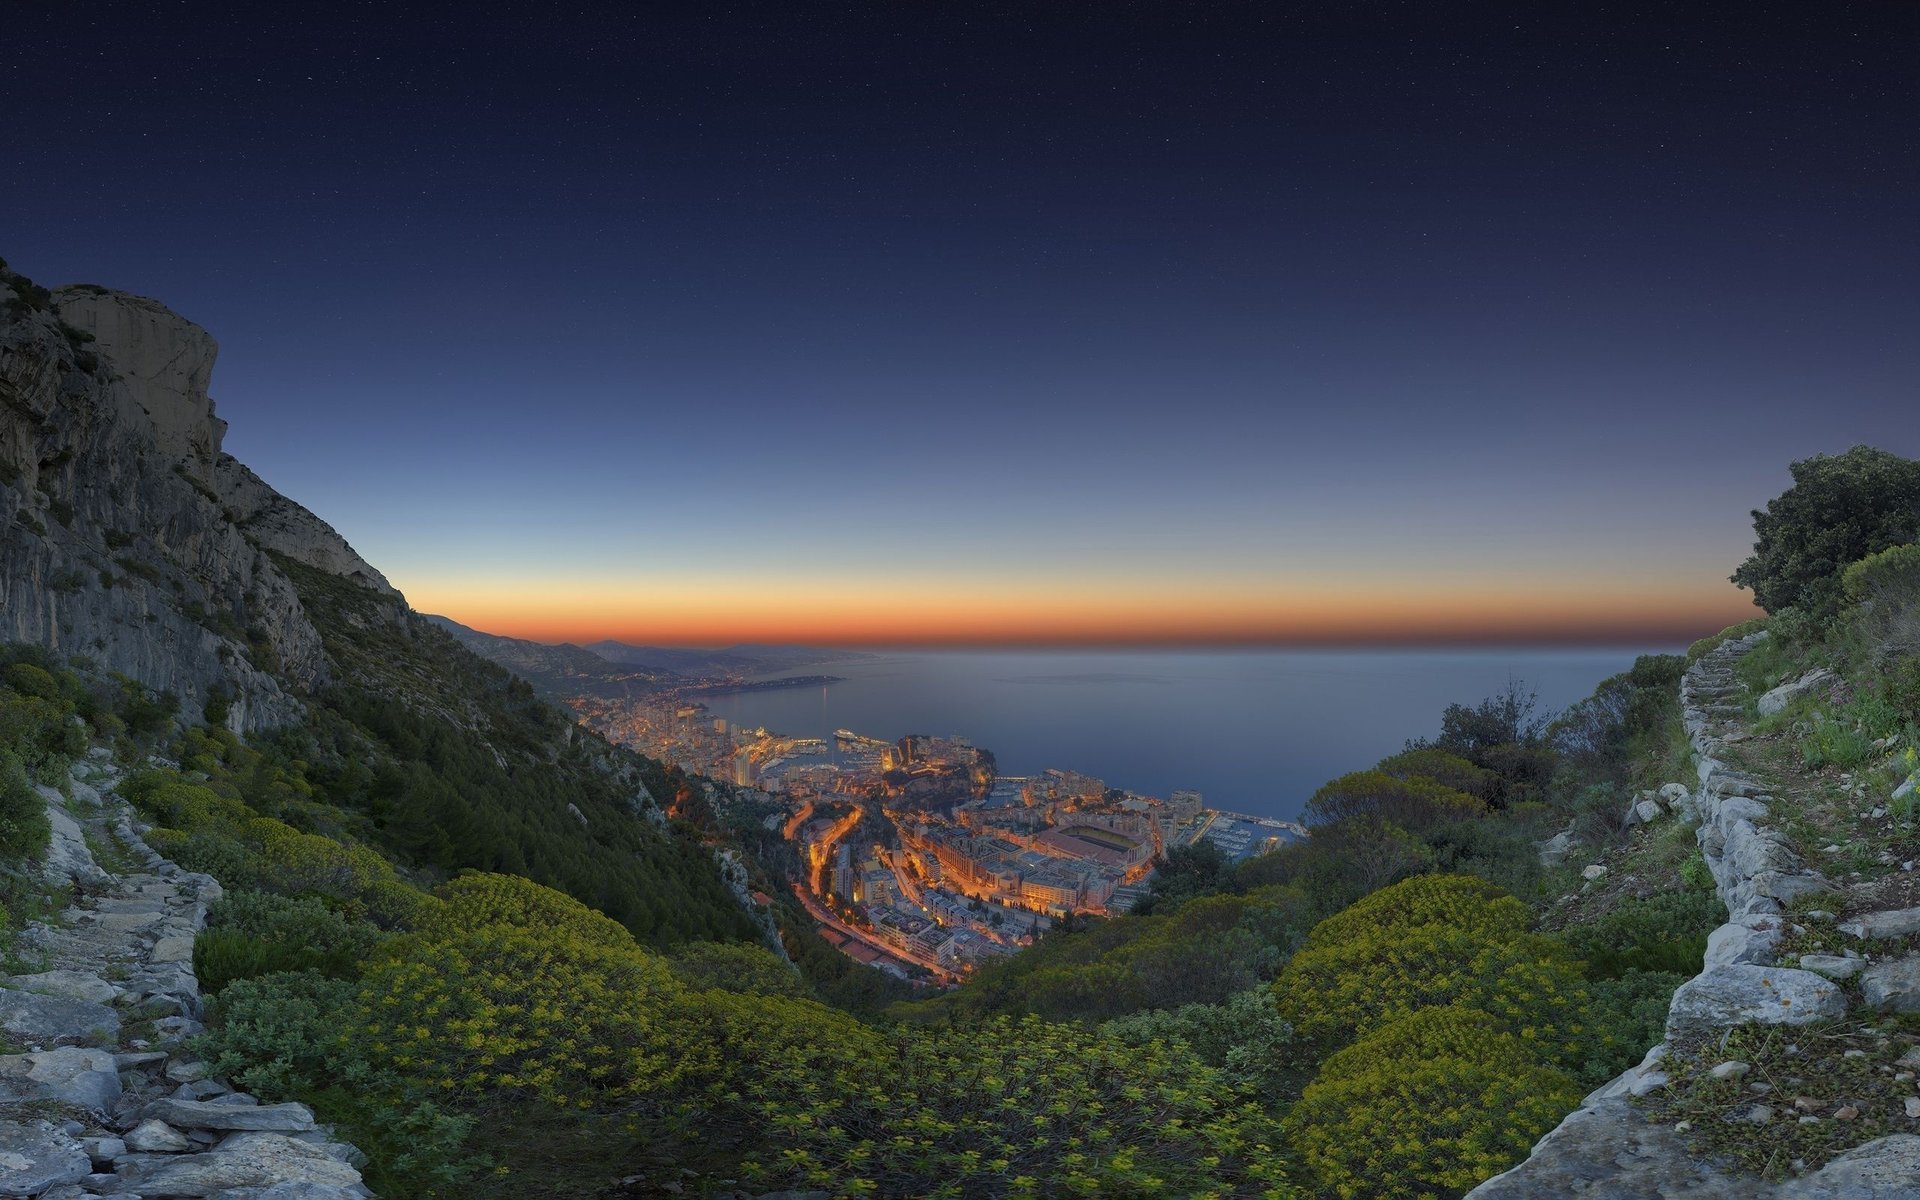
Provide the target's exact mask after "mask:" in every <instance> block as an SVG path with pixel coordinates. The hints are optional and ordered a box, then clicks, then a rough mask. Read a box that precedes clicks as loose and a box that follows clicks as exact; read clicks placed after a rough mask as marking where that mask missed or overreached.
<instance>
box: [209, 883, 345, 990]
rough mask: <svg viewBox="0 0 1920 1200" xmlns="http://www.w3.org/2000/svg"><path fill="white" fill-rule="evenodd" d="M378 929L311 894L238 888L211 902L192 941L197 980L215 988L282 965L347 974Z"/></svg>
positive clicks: (339, 975) (333, 975) (284, 968)
mask: <svg viewBox="0 0 1920 1200" xmlns="http://www.w3.org/2000/svg"><path fill="white" fill-rule="evenodd" d="M380 938H381V933H380V931H379V930H378V929H376V928H374V927H373V926H372V925H370V924H368V923H366V922H364V921H355V920H351V919H349V918H347V917H346V916H344V915H342V914H341V913H339V912H336V911H334V910H333V909H330V908H328V907H327V906H326V905H325V904H323V903H321V902H320V901H319V900H318V899H316V898H313V897H309V896H300V897H288V896H278V895H274V894H272V893H270V892H253V891H236V892H229V893H228V894H227V895H226V897H225V898H223V899H221V900H220V901H218V902H217V903H215V904H214V905H213V907H212V909H211V910H209V912H208V914H207V928H206V930H204V931H203V932H202V933H201V934H200V936H199V937H198V938H197V939H195V941H194V945H193V963H194V972H195V974H196V975H198V976H199V979H200V983H201V986H202V987H204V988H205V989H206V990H207V991H209V992H217V991H219V990H220V989H221V988H223V987H225V986H226V985H227V984H228V983H229V982H231V981H233V980H236V979H246V978H251V977H253V976H256V975H268V974H273V973H275V972H280V971H307V970H312V971H318V972H319V973H321V974H323V975H326V976H329V977H331V978H335V979H349V978H353V977H354V976H356V975H357V974H358V972H359V964H360V962H361V961H362V960H363V959H365V958H366V957H367V956H368V955H369V954H371V953H372V952H373V948H374V947H375V946H376V945H377V944H378V943H379V941H380Z"/></svg>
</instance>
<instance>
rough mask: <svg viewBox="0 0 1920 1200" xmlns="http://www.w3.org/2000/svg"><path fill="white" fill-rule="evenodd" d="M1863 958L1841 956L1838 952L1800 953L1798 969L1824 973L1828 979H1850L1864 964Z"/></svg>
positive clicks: (1819, 973)
mask: <svg viewBox="0 0 1920 1200" xmlns="http://www.w3.org/2000/svg"><path fill="white" fill-rule="evenodd" d="M1866 965H1867V964H1866V962H1865V960H1863V959H1858V958H1843V957H1841V956H1840V955H1838V954H1802V955H1801V956H1800V969H1801V970H1803V971H1812V972H1814V973H1815V974H1818V975H1825V976H1826V977H1827V978H1828V979H1852V978H1853V977H1854V976H1855V975H1858V974H1859V973H1860V968H1861V967H1864V966H1866Z"/></svg>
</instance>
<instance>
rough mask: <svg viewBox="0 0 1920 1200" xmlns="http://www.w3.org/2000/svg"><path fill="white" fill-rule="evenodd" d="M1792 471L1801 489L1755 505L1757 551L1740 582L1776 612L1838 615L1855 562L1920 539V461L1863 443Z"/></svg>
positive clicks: (1743, 569)
mask: <svg viewBox="0 0 1920 1200" xmlns="http://www.w3.org/2000/svg"><path fill="white" fill-rule="evenodd" d="M1788 469H1789V470H1790V471H1791V472H1792V474H1793V486H1792V487H1790V488H1788V489H1787V490H1786V491H1784V492H1782V493H1780V494H1779V495H1778V496H1775V497H1774V498H1773V499H1772V500H1769V501H1768V502H1767V507H1766V510H1765V511H1761V510H1758V509H1756V510H1754V513H1753V532H1754V543H1753V555H1752V557H1750V558H1748V559H1747V560H1746V561H1745V562H1743V563H1741V564H1740V567H1739V569H1738V570H1736V571H1734V573H1733V575H1732V580H1733V582H1734V583H1737V584H1739V585H1740V586H1741V587H1744V588H1749V589H1751V590H1752V592H1753V602H1754V603H1755V604H1757V605H1759V606H1760V607H1761V608H1764V609H1766V610H1767V611H1768V612H1770V613H1777V612H1779V611H1780V610H1781V609H1784V608H1788V607H1794V608H1799V609H1801V610H1802V611H1805V612H1807V613H1810V614H1812V615H1813V616H1816V617H1827V616H1831V615H1832V614H1833V613H1834V612H1836V611H1837V610H1838V609H1839V606H1840V601H1841V587H1840V573H1841V572H1842V571H1844V570H1845V569H1846V567H1847V565H1848V564H1849V563H1853V562H1857V561H1859V560H1860V559H1862V558H1865V557H1866V556H1867V555H1869V554H1876V553H1878V552H1879V551H1882V550H1885V549H1887V548H1888V547H1890V546H1899V545H1903V544H1905V543H1907V542H1912V541H1916V540H1920V462H1915V461H1914V460H1912V459H1907V458H1901V457H1900V456H1899V455H1897V454H1889V453H1887V452H1886V451H1884V450H1876V449H1874V448H1873V447H1871V446H1855V447H1854V448H1853V449H1851V450H1849V451H1847V452H1846V453H1845V454H1816V455H1814V456H1813V457H1812V458H1803V459H1801V460H1800V461H1799V462H1796V463H1794V464H1793V465H1792V466H1791V467H1790V468H1788Z"/></svg>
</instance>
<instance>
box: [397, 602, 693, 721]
mask: <svg viewBox="0 0 1920 1200" xmlns="http://www.w3.org/2000/svg"><path fill="white" fill-rule="evenodd" d="M426 619H427V620H428V621H431V622H433V623H434V624H435V625H438V626H439V627H440V628H442V629H444V630H446V631H447V632H448V633H451V634H452V635H453V636H454V638H455V639H456V640H457V641H459V643H460V644H461V645H462V646H465V647H466V648H467V649H469V650H471V651H473V652H474V653H475V654H478V655H479V656H480V657H482V658H484V659H487V660H489V661H491V662H496V663H499V664H500V665H501V666H503V667H505V668H506V669H507V670H509V671H512V672H513V673H514V674H515V675H518V676H519V677H520V678H522V679H524V680H526V681H527V682H528V683H531V684H533V685H534V687H536V688H538V689H539V690H540V692H541V694H542V695H545V696H548V697H551V698H554V699H561V700H564V699H566V698H568V697H571V696H602V697H608V698H615V697H624V696H634V695H641V694H644V693H646V692H649V691H652V690H654V689H656V688H658V687H661V686H666V685H671V684H673V683H675V682H678V681H680V680H682V679H683V678H684V677H683V676H681V675H679V674H677V673H676V672H673V671H668V670H665V669H662V668H659V667H649V666H644V665H640V664H636V663H621V662H610V661H608V660H607V659H604V658H602V657H600V656H599V655H598V654H595V653H594V652H593V651H591V650H587V649H584V648H583V647H580V646H576V645H574V644H572V643H571V642H563V643H561V644H559V645H557V646H556V645H548V644H547V643H545V642H530V641H527V640H525V639H524V638H510V637H502V636H500V635H499V634H495V633H482V632H481V631H480V630H478V629H473V628H470V627H468V626H466V625H462V624H461V623H460V622H458V621H455V620H453V619H452V618H450V617H439V616H431V615H429V616H428V617H427V618H426Z"/></svg>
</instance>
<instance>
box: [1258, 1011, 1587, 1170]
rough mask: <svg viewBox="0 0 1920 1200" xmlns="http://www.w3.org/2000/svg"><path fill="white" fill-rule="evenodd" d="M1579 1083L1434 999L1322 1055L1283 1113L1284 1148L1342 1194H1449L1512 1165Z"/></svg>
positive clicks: (1480, 1018) (1480, 1019) (1575, 1097)
mask: <svg viewBox="0 0 1920 1200" xmlns="http://www.w3.org/2000/svg"><path fill="white" fill-rule="evenodd" d="M1580 1095H1581V1088H1580V1087H1579V1086H1578V1085H1576V1084H1575V1083H1574V1081H1573V1080H1572V1079H1571V1078H1569V1077H1568V1076H1567V1075H1565V1074H1564V1073H1562V1072H1560V1071H1557V1070H1554V1069H1552V1068H1550V1067H1547V1066H1544V1065H1542V1063H1541V1062H1540V1060H1539V1058H1538V1056H1537V1054H1536V1053H1535V1051H1534V1049H1533V1048H1532V1047H1530V1046H1529V1045H1527V1044H1526V1043H1525V1042H1523V1041H1522V1040H1521V1039H1520V1038H1518V1037H1515V1036H1513V1035H1512V1034H1509V1033H1505V1032H1501V1031H1500V1030H1499V1029H1498V1028H1497V1024H1496V1023H1493V1022H1491V1021H1490V1020H1489V1019H1488V1018H1487V1017H1486V1016H1485V1014H1481V1013H1475V1012H1472V1011H1471V1010H1466V1009H1460V1008H1454V1007H1450V1006H1447V1007H1440V1008H1434V1009H1428V1010H1426V1011H1424V1012H1420V1013H1417V1014H1413V1015H1411V1016H1409V1017H1407V1018H1405V1019H1403V1020H1401V1021H1397V1022H1394V1023H1392V1024H1388V1025H1386V1026H1383V1027H1382V1028H1381V1029H1379V1030H1378V1031H1377V1032H1376V1033H1374V1034H1372V1035H1370V1036H1369V1037H1367V1038H1365V1039H1363V1040H1361V1041H1359V1042H1356V1043H1355V1044H1354V1045H1352V1046H1351V1047H1349V1048H1348V1049H1347V1050H1345V1051H1342V1052H1341V1053H1340V1054H1337V1055H1335V1056H1334V1057H1332V1058H1330V1059H1328V1060H1327V1063H1326V1065H1325V1067H1324V1068H1323V1070H1322V1072H1321V1075H1320V1077H1319V1078H1317V1079H1316V1080H1315V1081H1314V1082H1313V1083H1311V1084H1309V1085H1308V1086H1307V1088H1306V1090H1305V1091H1304V1092H1303V1093H1302V1094H1301V1097H1300V1101H1299V1103H1297V1104H1295V1105H1294V1106H1293V1108H1292V1109H1291V1110H1289V1112H1288V1113H1287V1116H1286V1120H1285V1128H1286V1132H1287V1134H1288V1139H1289V1142H1290V1144H1291V1145H1292V1146H1293V1148H1294V1150H1295V1152H1296V1153H1298V1154H1299V1155H1300V1157H1301V1159H1302V1160H1303V1162H1304V1164H1305V1165H1306V1167H1307V1169H1308V1170H1309V1171H1310V1172H1311V1173H1312V1175H1313V1176H1314V1177H1315V1179H1316V1180H1317V1181H1318V1182H1319V1184H1320V1186H1321V1187H1322V1188H1323V1189H1324V1190H1325V1191H1326V1192H1327V1193H1328V1194H1330V1195H1334V1196H1338V1197H1342V1198H1343V1200H1348V1198H1351V1200H1359V1198H1362V1197H1364V1198H1366V1200H1428V1198H1431V1197H1439V1196H1457V1195H1459V1194H1461V1193H1462V1192H1464V1191H1466V1190H1467V1189H1468V1188H1471V1187H1473V1186H1474V1185H1475V1184H1477V1183H1479V1182H1480V1181H1482V1180H1484V1179H1486V1178H1487V1177H1488V1176H1490V1175H1494V1174H1496V1173H1498V1172H1500V1171H1502V1170H1504V1169H1505V1168H1507V1167H1509V1166H1512V1165H1513V1164H1514V1163H1516V1162H1518V1161H1519V1160H1520V1159H1522V1158H1524V1157H1525V1156H1526V1154H1527V1150H1528V1148H1529V1147H1530V1146H1531V1145H1532V1144H1533V1142H1534V1141H1535V1140H1536V1139H1538V1138H1539V1137H1540V1135H1541V1134H1543V1133H1545V1132H1546V1131H1547V1130H1549V1129H1551V1128H1553V1126H1554V1125H1555V1124H1556V1123H1558V1122H1559V1120H1560V1118H1561V1117H1562V1116H1563V1115H1565V1113H1566V1112H1567V1111H1568V1110H1569V1109H1571V1108H1572V1107H1574V1106H1575V1105H1576V1104H1578V1103H1579V1101H1580Z"/></svg>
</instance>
